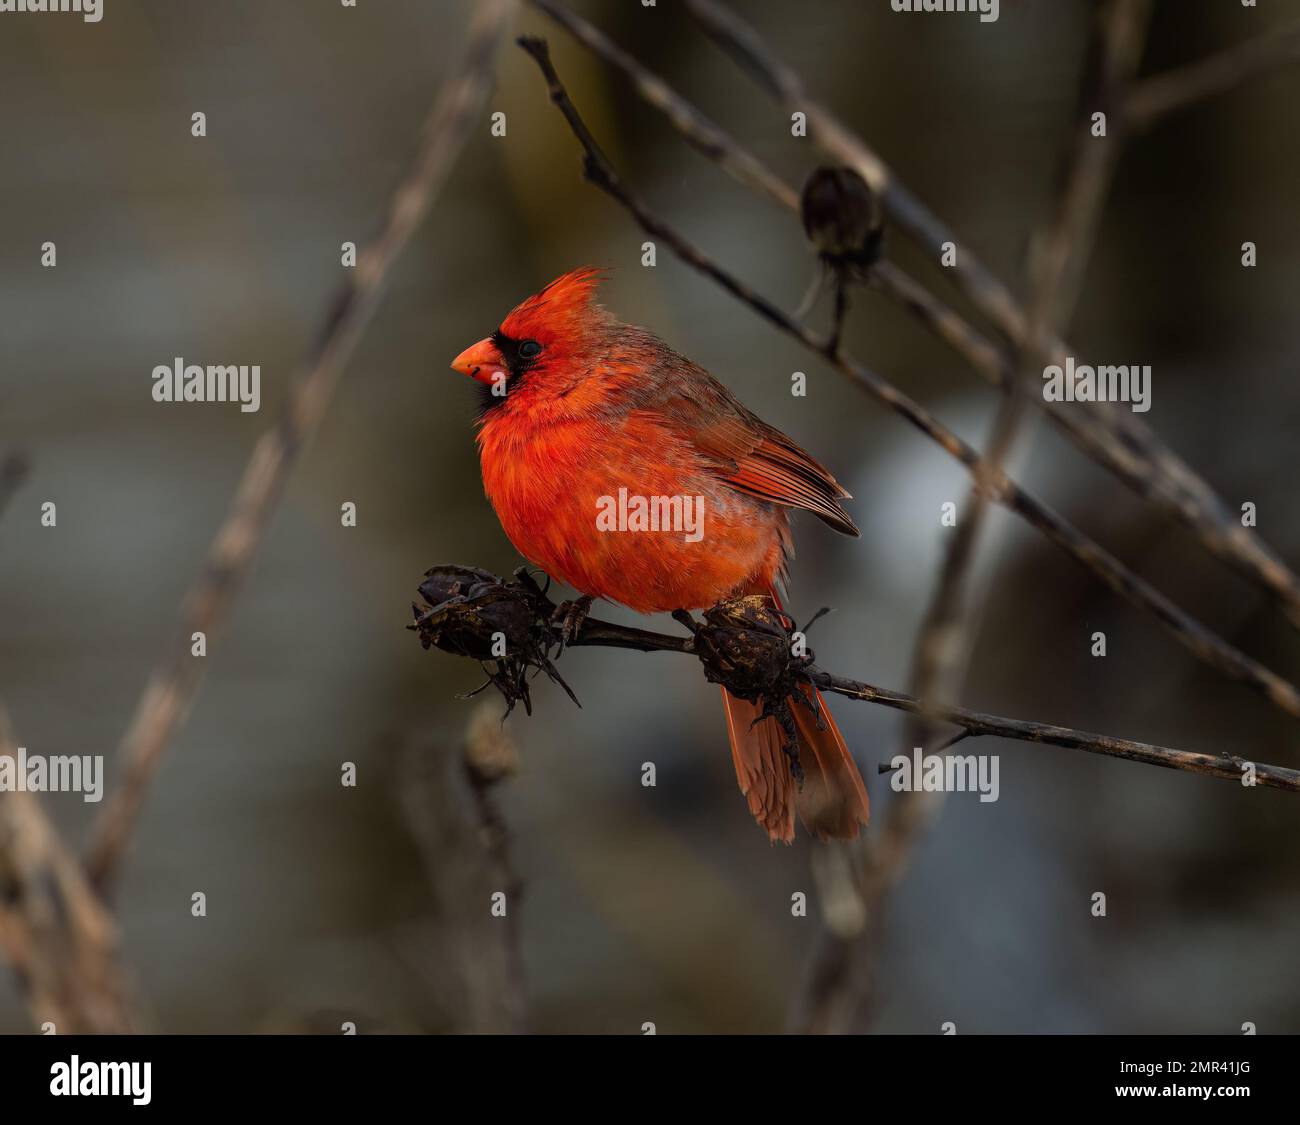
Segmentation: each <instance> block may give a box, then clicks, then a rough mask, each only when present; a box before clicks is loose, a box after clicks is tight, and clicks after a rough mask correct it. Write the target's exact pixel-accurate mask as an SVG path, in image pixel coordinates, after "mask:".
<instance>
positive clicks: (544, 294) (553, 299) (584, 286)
mask: <svg viewBox="0 0 1300 1125" xmlns="http://www.w3.org/2000/svg"><path fill="white" fill-rule="evenodd" d="M608 272H609V271H608V270H607V269H605V268H603V267H601V266H579V267H578V268H577V269H573V270H570V271H569V272H568V273H566V274H562V275H561V276H560V277H557V278H556V279H555V280H554V281H552V282H551V283H550V284H549V285H548V286H546V288H544V289H542V290H541V291H540V292H538V293H534V294H533V295H532V296H531V297H529V298H528V299H527V300H526V301H521V302H520V303H519V304H518V305H516V306H515V307H514V308H513V309H512V310H511V311H510V314H509V315H508V316H507V317H506V318H505V320H503V321H502V322H501V331H503V332H504V333H506V334H507V335H509V336H513V337H515V338H517V339H524V338H527V337H529V336H534V335H536V332H535V329H536V328H537V326H538V325H541V324H545V325H547V326H549V327H550V328H551V329H552V330H556V329H563V328H564V327H567V326H569V325H573V324H576V323H580V322H584V321H589V320H592V319H599V318H600V317H601V316H602V315H603V314H604V311H605V310H604V309H603V308H602V307H601V306H600V305H598V304H597V303H596V290H597V288H598V287H599V285H600V283H601V282H602V281H604V280H605V277H606V275H607V274H608Z"/></svg>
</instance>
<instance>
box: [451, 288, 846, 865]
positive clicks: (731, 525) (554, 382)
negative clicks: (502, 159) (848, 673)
mask: <svg viewBox="0 0 1300 1125" xmlns="http://www.w3.org/2000/svg"><path fill="white" fill-rule="evenodd" d="M601 273H602V271H600V270H598V269H595V268H592V267H583V268H581V269H576V270H573V271H571V272H570V273H567V274H565V275H564V276H563V277H560V278H558V279H557V280H555V281H553V282H551V284H550V285H548V286H546V288H545V289H543V290H542V291H541V292H540V293H537V294H536V295H535V296H532V297H529V298H528V299H527V300H526V301H524V302H523V303H522V304H520V305H518V306H517V307H516V308H515V309H514V310H513V311H512V312H511V313H510V314H509V315H508V316H507V317H506V318H505V320H503V321H502V322H501V326H500V327H499V328H498V329H497V330H496V331H495V332H493V333H492V335H491V336H489V337H487V338H486V339H484V340H480V341H479V342H478V343H477V344H474V345H472V346H471V347H469V348H467V349H465V351H463V352H462V353H461V354H460V355H458V356H457V357H456V358H455V360H454V361H453V362H452V365H451V366H452V369H453V370H455V371H458V372H461V373H462V374H465V375H468V376H470V377H471V378H473V379H476V380H478V381H479V382H480V383H482V384H484V387H483V410H482V413H481V415H480V419H479V430H478V445H479V454H480V460H481V464H482V470H483V486H484V490H485V491H486V493H487V496H488V499H489V500H490V501H491V503H492V506H493V508H495V510H496V513H497V517H498V518H499V519H500V521H501V526H502V527H503V528H504V529H505V532H506V534H507V535H508V536H509V537H510V541H511V542H512V543H513V544H514V545H515V547H516V549H517V550H518V551H519V552H520V554H522V555H523V556H524V557H525V558H526V559H528V560H529V561H530V562H533V563H535V564H536V565H537V566H539V567H541V568H542V569H543V570H545V571H546V572H547V573H548V574H550V575H552V576H553V577H555V578H559V579H561V580H562V581H564V582H566V583H568V584H569V585H570V586H572V587H574V589H576V590H577V591H578V592H579V593H580V594H583V595H585V597H586V600H587V604H590V599H591V598H605V599H607V600H609V601H612V602H619V603H621V604H623V605H625V606H628V607H630V608H631V609H634V610H636V611H638V612H640V613H658V612H671V611H674V610H679V609H685V610H692V609H704V608H708V607H710V606H713V605H716V604H717V603H718V602H719V601H721V600H722V599H724V598H726V597H728V596H731V595H737V594H764V595H767V596H769V597H771V598H772V599H773V601H775V602H776V605H777V607H778V608H780V601H779V599H778V595H777V584H778V583H782V584H784V580H785V569H786V564H787V561H788V560H789V558H790V556H791V554H792V544H791V537H790V522H789V510H790V509H791V508H803V509H806V510H807V511H810V512H812V513H813V514H814V515H816V516H817V517H818V518H820V519H821V520H823V521H825V522H826V523H828V524H830V526H831V527H833V528H835V530H837V531H840V532H843V533H845V534H846V535H855V536H856V535H857V534H859V533H858V529H857V528H856V527H855V526H854V524H853V521H852V520H851V519H850V518H849V516H848V513H847V512H845V511H844V509H843V508H842V507H841V506H840V501H841V500H843V499H846V498H848V496H849V494H848V493H847V492H846V491H845V490H844V489H843V488H841V487H840V485H839V484H838V483H837V482H836V480H835V478H834V477H833V476H831V474H830V473H829V472H828V471H827V470H826V469H825V468H824V467H823V466H822V465H821V464H819V463H818V462H817V461H815V460H814V459H813V458H812V457H810V456H809V455H808V454H807V453H805V452H804V451H803V450H802V449H800V448H799V446H797V445H796V444H795V443H794V442H793V441H791V440H790V439H789V438H788V437H786V436H785V435H784V434H783V433H781V432H780V431H779V430H777V429H775V428H774V427H772V426H769V425H768V424H767V423H766V422H763V421H761V420H760V419H759V418H758V417H756V416H755V415H754V414H753V413H751V412H750V411H749V410H747V409H746V408H745V407H744V406H743V405H741V403H740V402H739V401H738V400H737V399H736V397H735V396H734V395H733V394H732V393H731V392H730V391H729V390H727V388H726V387H724V386H723V385H722V384H721V383H719V382H718V381H717V380H716V379H714V378H713V376H712V375H710V374H709V373H708V372H707V371H705V370H704V369H703V368H702V367H700V366H698V365H697V364H695V363H692V362H691V361H690V360H689V359H687V358H686V357H685V356H682V355H679V354H678V353H677V352H675V351H673V350H672V349H671V348H670V347H668V345H667V344H665V343H664V342H663V341H662V340H660V339H659V338H658V337H657V336H655V335H654V334H653V333H651V332H649V331H647V330H646V329H644V328H638V327H635V326H634V325H630V324H624V323H622V322H621V321H619V320H617V319H616V318H615V317H614V316H613V315H612V314H611V313H609V312H608V311H606V310H605V309H604V308H603V307H602V306H601V305H600V304H599V303H597V300H596V288H597V285H598V284H599V282H600V280H601ZM623 490H625V491H623ZM613 498H620V499H619V501H618V505H617V506H618V507H619V508H620V510H622V511H623V512H624V514H625V515H627V513H631V512H632V511H633V509H635V508H636V506H637V500H638V498H645V499H646V500H647V501H648V500H649V499H650V498H680V499H681V501H682V502H683V504H684V505H685V507H684V508H683V506H682V504H679V505H678V507H677V508H676V509H675V512H681V511H688V512H689V511H691V510H692V509H693V508H696V506H697V505H698V503H699V501H698V500H697V499H696V498H702V511H699V512H698V514H700V515H702V519H701V520H700V522H699V526H698V527H691V528H688V529H685V530H684V529H683V528H682V527H681V526H678V527H672V526H669V527H668V528H667V529H665V528H664V527H663V526H662V523H661V526H660V527H659V529H658V530H640V527H641V526H643V525H638V524H637V523H636V521H635V519H634V518H632V517H631V516H629V517H628V518H627V519H626V520H625V522H626V523H627V528H628V530H622V531H620V530H617V528H616V527H615V528H611V526H610V517H611V516H612V513H613V509H614V507H615V501H614V499H613ZM624 499H626V503H624ZM661 511H662V512H663V513H664V514H665V515H666V514H667V511H668V510H667V509H666V508H664V509H661ZM602 513H603V514H604V517H605V518H604V519H602V518H601V516H602ZM663 522H669V523H671V522H672V521H668V520H665V521H663ZM805 691H806V694H807V696H808V698H809V700H810V701H812V702H813V703H814V705H815V712H814V710H813V708H810V707H807V706H805V705H803V704H802V703H798V702H797V701H793V700H792V701H791V711H792V713H793V715H794V718H795V723H796V729H797V733H798V749H799V752H800V753H799V760H800V763H801V765H802V768H803V773H804V780H803V782H802V784H800V783H799V782H798V781H797V780H796V779H795V776H794V773H793V771H792V768H791V762H790V761H789V760H788V759H787V755H786V753H785V752H784V750H783V749H782V736H781V730H780V726H779V724H778V723H777V720H776V719H775V718H771V717H768V718H765V719H759V715H760V714H761V711H760V709H759V708H758V707H757V706H755V705H754V704H752V703H748V702H746V701H745V700H742V699H738V698H736V697H735V696H732V695H730V694H729V693H728V692H727V691H726V689H725V688H724V689H723V703H724V705H725V708H726V718H727V733H728V735H729V736H730V739H731V752H732V758H733V760H734V762H735V766H736V777H737V779H738V780H739V782H740V790H741V792H742V793H743V794H744V795H745V796H746V797H747V798H748V800H749V810H750V812H751V813H752V814H753V815H754V817H755V818H756V819H757V821H758V823H759V824H760V825H762V826H763V827H764V828H765V829H767V832H768V835H769V837H770V838H771V839H772V840H782V841H785V842H787V843H788V842H790V841H791V840H792V839H793V838H794V817H795V811H796V810H798V812H799V816H800V819H801V820H802V821H803V823H804V826H805V828H807V829H808V831H810V832H812V833H814V834H815V835H817V836H818V837H819V838H821V839H827V838H852V837H854V836H856V835H857V833H858V825H859V824H860V823H861V824H866V823H867V809H868V805H867V793H866V789H865V787H864V786H863V784H862V778H861V777H860V776H859V775H858V771H857V767H856V766H855V765H854V763H853V758H852V756H851V755H850V754H849V751H848V747H847V746H846V745H845V744H844V738H843V736H842V735H841V734H840V732H839V729H838V728H837V727H836V725H835V721H834V720H833V719H832V718H831V715H830V712H829V711H828V710H827V709H826V708H825V707H824V706H823V704H822V700H821V696H820V694H819V693H818V692H817V691H816V690H815V689H814V688H812V687H811V686H808V687H806V689H805ZM818 715H820V716H821V721H820V725H819V721H818Z"/></svg>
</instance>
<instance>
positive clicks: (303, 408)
mask: <svg viewBox="0 0 1300 1125" xmlns="http://www.w3.org/2000/svg"><path fill="white" fill-rule="evenodd" d="M513 10H514V0H484V2H483V3H481V4H479V5H478V7H477V14H476V16H475V19H474V22H473V25H472V26H471V29H470V33H469V44H468V46H467V48H466V54H465V57H464V59H463V61H462V63H461V65H460V66H459V68H458V69H457V70H456V71H455V72H454V73H453V74H452V75H451V77H449V78H448V80H447V81H446V83H444V85H443V87H442V89H441V91H440V92H439V95H438V99H437V101H436V103H435V104H434V107H433V109H432V111H431V113H430V115H429V118H428V120H427V122H426V124H425V129H424V135H423V138H422V141H421V145H420V149H419V151H418V153H417V155H416V158H415V162H414V164H413V166H412V168H411V170H410V172H409V173H408V174H407V176H406V178H405V179H404V180H403V181H402V182H401V183H400V184H399V185H398V187H397V189H396V191H395V192H394V194H393V197H392V200H391V202H390V205H389V211H388V218H387V223H386V225H385V227H384V229H383V231H382V232H381V233H380V235H379V236H378V238H376V239H375V240H374V241H373V242H372V243H370V245H368V246H367V247H366V248H365V249H364V250H363V251H362V252H361V253H360V254H359V255H358V258H357V265H356V270H355V275H354V277H353V278H352V279H351V280H349V281H348V282H347V283H346V284H345V285H344V287H343V288H342V289H341V290H340V292H339V293H338V295H337V297H336V298H335V300H334V302H333V305H332V308H331V310H330V313H329V315H328V317H327V318H326V321H325V323H324V325H323V328H322V330H321V332H320V335H319V338H318V340H317V343H316V346H315V347H314V349H313V350H312V353H311V355H310V357H309V359H308V361H307V364H306V367H305V369H304V370H303V371H302V372H301V373H300V375H299V377H298V379H297V380H296V382H295V383H294V385H293V387H292V389H291V390H290V392H289V397H288V401H287V402H286V404H285V408H284V412H283V414H282V415H281V417H280V419H279V421H278V422H277V424H276V425H275V426H273V427H272V428H271V429H270V430H268V431H267V432H266V433H265V434H263V435H262V437H261V439H260V440H259V441H258V443H257V445H256V447H255V448H254V449H253V454H252V456H251V457H250V459H249V462H248V467H247V468H246V469H245V470H244V477H243V479H242V480H241V481H240V484H239V489H238V491H237V492H236V494H235V499H234V502H233V503H232V505H231V508H230V512H229V514H228V515H227V517H226V521H225V523H224V524H223V525H222V526H221V528H220V529H219V530H218V532H217V535H216V538H215V540H214V541H213V544H212V548H211V551H210V553H209V556H208V561H207V566H206V567H205V569H204V571H203V573H202V574H201V575H200V576H199V578H198V581H197V582H196V583H195V585H194V586H193V588H192V589H191V590H190V593H189V596H188V597H187V599H186V603H185V604H186V609H185V613H184V619H183V620H182V622H181V627H180V630H179V635H178V637H177V639H176V642H175V644H174V648H173V650H172V655H171V657H170V658H169V659H168V660H167V661H166V662H165V663H164V664H163V665H161V666H160V667H159V668H158V669H157V670H156V671H155V672H154V674H153V676H152V678H151V679H150V681H149V684H148V686H147V687H146V689H145V692H144V695H143V697H142V698H141V700H140V702H139V704H138V706H137V708H136V712H135V716H134V718H133V719H132V722H131V726H130V728H129V729H128V731H127V733H126V736H125V737H124V739H123V741H122V745H121V747H120V749H119V756H120V758H121V762H122V771H123V778H122V780H121V781H120V782H119V784H118V786H117V788H116V790H115V791H114V793H113V795H112V797H110V799H109V801H108V803H107V805H106V806H105V808H104V810H103V812H102V813H101V815H100V818H99V820H98V823H97V824H96V825H95V829H94V832H93V839H92V841H91V845H90V849H89V854H88V858H87V867H88V869H89V871H90V874H91V878H92V880H93V882H94V884H95V885H96V886H97V887H99V888H101V889H107V888H108V887H109V886H110V885H111V882H112V880H113V877H114V875H115V873H116V869H117V868H118V866H119V863H120V860H121V858H122V855H123V853H124V852H125V850H126V848H127V845H128V843H129V841H130V838H131V833H132V830H133V828H134V826H135V822H136V820H137V818H138V817H139V814H140V810H141V807H142V806H143V804H144V799H145V794H146V792H147V791H148V787H149V783H150V781H151V779H152V778H153V775H154V773H155V771H156V770H157V768H158V765H159V762H160V761H161V760H162V756H163V753H164V751H165V750H166V748H167V745H168V744H169V743H170V741H171V739H172V737H173V736H174V735H175V734H176V731H177V730H178V729H179V728H180V726H181V724H182V723H183V722H184V721H185V718H186V716H187V715H188V713H189V710H190V708H191V707H192V706H193V704H194V699H195V697H196V695H197V694H198V690H199V686H200V684H201V682H202V679H203V670H204V668H205V667H206V666H207V661H206V660H196V659H194V657H192V656H191V655H190V645H191V636H192V634H194V633H197V632H202V633H204V634H206V635H207V636H208V641H209V644H211V641H212V635H213V633H214V632H215V631H216V630H218V629H219V628H220V627H221V626H223V625H224V624H225V622H226V620H227V618H228V617H229V616H230V612H231V610H232V608H233V606H234V602H235V598H236V595H237V594H238V592H239V590H240V587H241V586H242V584H243V581H244V579H245V578H246V577H247V576H248V572H249V570H250V568H251V566H252V563H253V557H254V555H255V554H256V551H257V548H258V546H259V544H260V542H261V539H262V535H263V532H264V531H265V530H266V527H267V525H268V523H269V522H270V519H271V516H272V514H273V513H274V511H275V508H276V505H277V503H278V501H279V499H280V496H281V494H282V492H283V490H284V486H285V483H286V481H287V479H288V477H289V473H290V471H291V470H292V468H293V466H294V464H295V463H296V461H297V459H298V457H299V455H300V454H301V452H302V450H303V449H304V448H305V447H306V446H307V445H308V444H309V443H310V441H311V439H312V438H313V437H314V436H315V434H316V431H317V430H318V429H319V428H320V424H321V420H322V419H323V418H324V416H325V412H326V410H327V409H328V407H329V404H330V400H331V399H332V398H333V395H334V389H335V387H336V386H337V384H338V380H339V377H340V375H341V374H342V372H343V369H344V367H345V366H346V364H347V361H348V359H349V357H350V356H351V355H352V352H353V350H354V349H355V348H356V345H357V342H358V341H359V340H360V338H361V336H362V334H363V332H364V331H365V328H366V326H367V324H368V323H369V322H370V319H371V316H372V315H373V313H374V311H375V309H376V307H377V306H378V304H379V300H380V298H381V296H382V294H383V291H384V288H385V283H386V281H387V279H388V275H389V273H390V271H391V269H392V267H393V265H394V263H395V262H396V261H397V259H398V257H399V256H400V255H401V253H402V251H403V250H404V249H405V248H406V245H407V243H408V242H409V241H410V239H411V236H412V234H414V233H415V230H416V228H417V227H418V226H419V225H420V222H421V220H422V219H423V218H424V215H425V214H426V212H427V211H428V209H429V206H430V205H431V203H432V202H433V200H434V198H435V197H436V196H437V194H438V192H439V191H440V190H441V188H442V185H443V183H444V181H445V180H446V178H447V174H448V173H449V172H450V170H451V167H452V165H453V164H454V162H455V159H456V157H457V156H458V154H459V153H460V150H461V148H462V147H463V146H464V144H465V141H466V140H467V139H468V137H469V135H470V131H471V130H472V129H473V128H474V126H475V124H476V122H477V119H478V118H477V114H478V111H479V107H480V106H481V105H482V103H483V102H484V100H485V98H486V96H487V93H488V90H489V88H490V86H491V83H492V62H493V59H494V58H495V56H496V51H497V47H498V45H499V43H500V41H501V39H502V37H503V35H504V32H505V28H506V24H507V20H508V17H509V16H510V15H511V13H512V12H513Z"/></svg>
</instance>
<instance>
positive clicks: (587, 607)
mask: <svg viewBox="0 0 1300 1125" xmlns="http://www.w3.org/2000/svg"><path fill="white" fill-rule="evenodd" d="M595 600H596V599H595V598H593V597H592V596H591V595H590V594H583V595H582V597H580V598H577V599H576V600H574V601H571V602H565V603H564V604H563V605H560V606H557V607H556V610H555V612H554V613H553V614H552V615H551V625H552V626H553V627H554V628H557V629H559V630H560V648H562V649H564V648H568V647H569V645H571V644H572V643H573V640H574V638H575V637H577V635H578V634H579V633H580V632H581V631H582V626H583V623H584V622H585V621H586V620H587V616H588V614H590V613H591V603H592V602H593V601H595Z"/></svg>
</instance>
